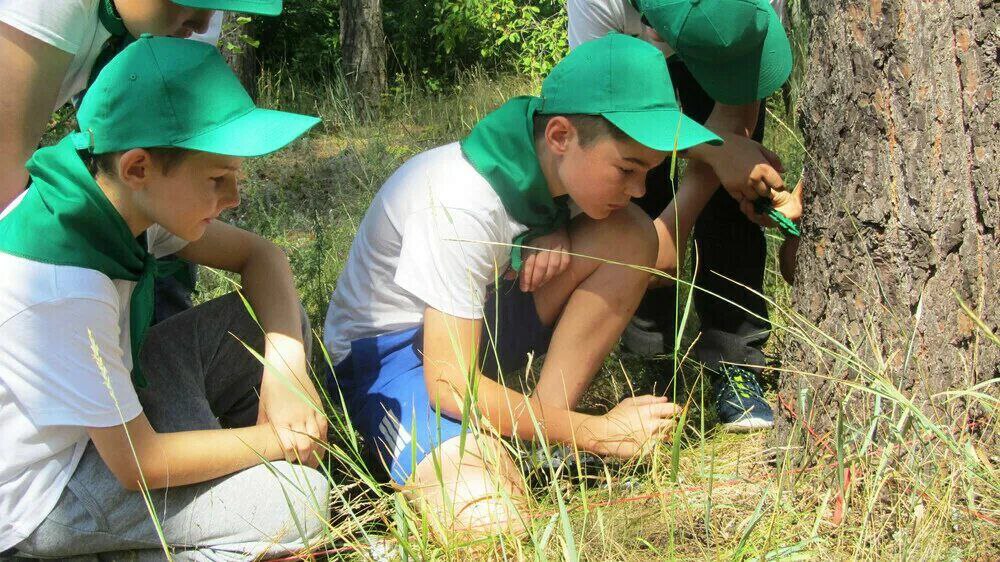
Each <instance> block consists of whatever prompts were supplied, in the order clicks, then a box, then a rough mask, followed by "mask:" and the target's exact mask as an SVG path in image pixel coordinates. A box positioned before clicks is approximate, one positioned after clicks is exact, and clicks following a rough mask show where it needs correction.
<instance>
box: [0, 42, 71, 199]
mask: <svg viewBox="0 0 1000 562" xmlns="http://www.w3.org/2000/svg"><path fill="white" fill-rule="evenodd" d="M71 60H73V57H72V56H71V55H70V54H69V53H66V52H64V51H61V50H59V49H57V48H55V47H53V46H51V45H49V44H47V43H45V42H43V41H39V40H38V39H35V38H34V37H31V36H30V35H27V34H25V33H23V32H21V31H19V30H17V29H14V28H13V27H11V26H9V25H7V24H5V23H0V61H3V67H4V84H3V87H2V88H0V209H3V208H5V207H7V205H9V204H10V202H11V201H13V200H14V198H15V197H17V195H18V194H19V193H21V191H23V190H24V186H25V184H26V183H27V182H28V172H27V170H25V168H24V164H25V163H26V162H27V161H28V159H29V158H30V157H31V154H32V153H33V152H34V151H35V149H36V148H37V147H38V143H39V141H40V140H41V138H42V135H43V134H44V133H45V128H46V126H47V125H48V122H49V118H50V117H51V115H52V107H53V106H54V105H55V103H56V99H57V98H58V96H59V88H60V86H61V84H62V81H63V77H64V76H65V74H66V69H67V68H69V63H70V61H71Z"/></svg>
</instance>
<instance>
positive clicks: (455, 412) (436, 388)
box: [424, 376, 462, 419]
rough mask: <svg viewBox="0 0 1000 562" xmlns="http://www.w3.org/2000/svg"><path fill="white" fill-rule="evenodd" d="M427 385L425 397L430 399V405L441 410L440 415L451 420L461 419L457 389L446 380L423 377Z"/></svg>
mask: <svg viewBox="0 0 1000 562" xmlns="http://www.w3.org/2000/svg"><path fill="white" fill-rule="evenodd" d="M424 382H425V383H426V384H427V395H428V396H429V397H430V399H431V404H432V405H433V406H434V407H435V408H437V409H440V410H441V413H442V414H444V415H446V416H448V417H451V418H456V419H457V418H461V417H462V407H461V405H460V404H459V402H458V400H459V398H458V394H457V392H456V391H457V389H455V388H454V387H452V385H451V384H449V382H448V381H447V380H444V379H433V378H431V377H429V376H425V377H424Z"/></svg>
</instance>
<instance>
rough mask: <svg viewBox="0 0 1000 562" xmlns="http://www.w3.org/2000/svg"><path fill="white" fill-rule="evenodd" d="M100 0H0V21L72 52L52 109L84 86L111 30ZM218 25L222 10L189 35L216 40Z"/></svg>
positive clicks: (219, 25) (193, 37)
mask: <svg viewBox="0 0 1000 562" xmlns="http://www.w3.org/2000/svg"><path fill="white" fill-rule="evenodd" d="M100 1H101V0H0V21H2V22H4V23H6V24H7V25H9V26H11V27H13V28H15V29H18V30H20V31H21V32H23V33H25V34H27V35H30V36H32V37H34V38H35V39H38V40H39V41H44V42H45V43H47V44H49V45H52V46H53V47H55V48H57V49H59V50H61V51H66V52H67V53H69V54H71V55H73V60H72V61H71V62H70V64H69V68H68V69H67V71H66V76H65V77H64V78H63V82H62V85H61V86H60V87H59V97H58V98H56V106H55V109H59V108H60V107H62V106H63V105H65V104H66V102H67V101H69V99H70V98H71V97H73V96H74V95H76V94H78V93H80V92H81V91H83V90H84V89H86V88H87V81H88V80H89V79H90V71H91V69H93V67H94V61H96V60H97V56H98V55H99V54H100V53H101V48H102V47H104V43H105V41H107V40H108V39H109V38H110V37H111V34H110V33H108V31H107V30H106V29H104V26H103V25H101V20H100V18H99V17H98V15H97V6H98V4H99V3H100ZM221 28H222V12H216V13H215V15H214V16H213V17H212V22H211V25H210V26H209V29H208V31H207V32H205V33H204V34H201V35H193V36H191V38H192V39H197V40H201V41H205V42H206V43H211V44H213V45H214V44H216V43H217V42H218V40H219V32H220V30H221Z"/></svg>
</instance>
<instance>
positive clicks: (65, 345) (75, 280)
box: [0, 194, 185, 551]
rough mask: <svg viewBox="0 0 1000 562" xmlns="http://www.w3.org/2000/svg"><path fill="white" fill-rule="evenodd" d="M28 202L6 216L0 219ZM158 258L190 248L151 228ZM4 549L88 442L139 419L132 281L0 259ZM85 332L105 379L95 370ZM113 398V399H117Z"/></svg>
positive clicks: (49, 499)
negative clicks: (90, 431) (97, 430)
mask: <svg viewBox="0 0 1000 562" xmlns="http://www.w3.org/2000/svg"><path fill="white" fill-rule="evenodd" d="M23 199H24V194H22V195H21V196H20V197H18V198H17V199H16V200H14V202H13V203H11V204H10V206H9V207H8V208H7V210H5V211H4V212H3V213H2V214H0V220H3V217H4V216H6V214H7V213H9V212H10V210H11V209H13V208H14V207H16V206H17V205H18V204H20V202H21V201H22V200H23ZM146 236H147V239H148V240H149V246H150V250H151V251H152V252H153V253H154V254H155V255H157V256H165V255H169V254H173V253H175V252H177V251H179V250H180V249H181V248H183V247H184V245H185V242H184V241H183V240H182V239H180V238H177V237H175V236H173V235H172V234H170V233H168V232H167V231H166V230H164V229H163V228H161V227H159V226H156V225H154V226H153V227H152V228H150V229H149V231H148V232H147V234H146ZM0 271H2V272H3V283H2V284H0V342H3V345H0V551H4V550H6V549H8V548H11V547H13V546H14V545H16V544H17V543H19V542H21V541H22V540H24V539H25V538H26V537H27V536H28V535H30V534H31V532H32V531H34V530H35V529H36V528H37V527H38V525H39V524H40V523H41V522H42V521H43V520H44V519H45V517H46V516H47V515H48V514H49V512H50V511H52V508H53V507H54V506H55V504H56V502H57V501H58V500H59V496H60V495H61V494H62V492H63V489H64V488H65V486H66V482H68V481H69V478H70V476H72V474H73V471H74V470H76V466H77V463H78V462H79V460H80V456H81V455H83V451H84V449H85V447H86V445H87V443H88V441H89V440H90V438H89V437H88V436H87V429H86V428H87V427H111V426H115V425H120V424H123V423H125V422H128V421H131V420H132V419H134V418H135V417H136V416H138V415H139V414H140V413H141V412H142V407H141V406H140V405H139V400H138V398H137V397H136V394H135V389H134V388H133V386H132V381H131V375H130V371H131V369H132V352H131V345H130V341H129V337H130V336H129V308H130V307H129V300H130V298H131V295H132V289H133V288H134V287H135V283H134V282H130V281H121V280H115V281H112V280H111V279H109V278H108V277H107V276H105V275H104V274H102V273H98V272H96V271H94V270H91V269H84V268H80V267H68V266H57V265H50V264H45V263H40V262H35V261H31V260H26V259H24V258H19V257H15V256H11V255H8V254H4V253H0ZM88 331H89V332H90V333H91V334H93V338H94V341H95V342H96V343H97V348H98V349H99V350H100V354H101V358H102V359H103V362H104V366H105V369H106V372H107V379H106V380H105V378H104V375H102V373H101V372H100V371H99V370H98V368H97V363H96V362H95V360H94V356H93V353H92V351H91V342H90V336H89V335H88ZM112 392H113V393H114V399H112V396H111V393H112Z"/></svg>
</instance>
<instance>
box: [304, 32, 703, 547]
mask: <svg viewBox="0 0 1000 562" xmlns="http://www.w3.org/2000/svg"><path fill="white" fill-rule="evenodd" d="M650 69H653V72H650ZM717 140H718V139H717V137H715V136H714V135H713V134H711V133H710V132H709V131H707V130H706V129H704V128H702V127H701V126H699V125H697V124H696V123H694V122H693V121H691V120H689V119H687V118H686V117H684V116H683V115H682V114H681V112H680V110H679V109H678V107H677V104H676V102H675V99H674V95H673V90H672V88H671V85H670V77H669V75H668V74H667V68H666V63H665V61H664V58H663V55H662V54H661V53H660V52H659V51H658V50H657V49H656V48H654V47H652V46H650V45H648V44H646V43H644V42H642V41H640V40H638V39H634V38H631V37H628V36H625V35H618V34H612V35H608V36H606V37H604V38H603V39H599V40H596V41H593V42H590V43H587V44H584V45H581V46H580V47H579V48H578V49H576V50H575V51H574V52H573V53H571V54H570V55H569V56H567V57H566V58H565V59H564V60H563V61H562V62H560V63H559V64H558V65H557V66H556V67H555V68H554V69H553V70H552V73H551V75H550V76H549V77H548V78H547V79H546V80H545V81H544V83H543V85H542V92H541V97H538V98H535V97H518V98H514V99H512V100H510V101H508V102H507V103H505V104H504V105H503V106H501V107H500V108H499V109H497V110H496V111H494V112H493V113H491V114H489V115H488V116H486V117H485V118H484V119H483V120H482V121H480V122H479V123H478V124H477V125H476V126H475V128H474V129H473V130H472V132H471V134H470V135H469V136H468V137H467V138H466V139H464V140H463V141H462V142H461V143H453V144H449V145H445V146H441V147H438V148H435V149H432V150H429V151H427V152H424V153H422V154H420V155H418V156H416V157H414V158H412V159H411V160H410V161H408V162H407V163H406V164H404V165H403V166H402V167H401V168H400V169H399V170H398V171H397V172H396V173H395V174H394V175H393V176H392V177H391V178H389V180H388V181H387V182H386V183H385V185H383V187H382V189H381V190H380V191H379V192H378V194H377V195H376V196H375V199H374V201H373V202H372V205H371V207H370V208H369V210H368V212H367V214H366V215H365V217H364V219H363V221H362V222H361V225H360V227H359V231H358V235H357V237H356V238H355V240H354V243H353V245H352V247H351V251H350V255H349V257H348V260H347V264H346V266H345V269H344V272H343V274H342V275H341V277H340V279H339V280H338V282H337V288H336V290H335V292H334V294H333V298H332V302H331V303H330V308H329V311H328V312H327V319H326V326H325V335H324V339H325V343H326V345H327V349H328V350H329V352H330V353H331V355H332V359H333V364H334V369H333V372H332V373H331V374H330V376H329V378H328V382H327V384H328V386H329V388H330V391H331V395H333V396H336V395H337V394H338V393H342V395H343V397H344V400H345V404H346V407H347V413H348V414H349V416H350V418H351V421H352V423H353V424H354V425H355V426H356V428H357V430H358V431H359V433H360V434H361V435H362V436H363V437H364V438H365V444H366V447H365V450H364V454H365V455H367V457H368V459H367V461H368V463H369V466H371V467H372V469H373V470H377V469H378V467H379V466H382V467H385V469H387V470H388V474H389V476H391V478H392V480H394V481H395V482H396V483H397V484H399V485H405V489H406V493H407V494H408V495H409V498H410V499H411V500H412V502H413V503H414V505H415V506H416V507H417V508H418V509H419V510H420V511H422V512H423V513H424V514H425V515H426V516H428V517H429V518H430V521H431V523H432V525H433V526H434V527H435V528H436V530H438V531H448V530H457V531H472V532H480V533H482V532H494V531H508V530H510V531H518V530H520V529H521V528H523V524H524V522H523V520H522V519H521V513H520V511H519V506H520V505H521V503H522V500H523V497H524V494H525V490H523V489H522V484H521V481H522V479H521V478H520V474H518V473H517V469H516V468H515V464H514V462H513V460H512V459H511V457H510V456H509V455H508V454H507V453H506V452H505V451H504V448H503V446H502V444H501V442H500V441H499V440H498V439H497V437H498V436H501V435H502V436H516V437H519V438H523V439H536V438H538V437H544V438H545V440H546V441H548V442H550V443H562V444H568V445H570V446H576V447H578V448H579V449H582V450H587V451H592V452H595V453H598V454H602V455H615V456H620V457H628V456H631V455H633V454H635V453H636V452H637V451H639V450H640V448H642V447H643V446H644V445H645V444H646V443H648V442H650V441H651V440H658V439H662V438H663V437H664V436H665V433H666V430H667V429H669V427H670V426H671V425H672V424H673V420H672V418H673V416H674V414H675V413H676V409H675V407H674V405H673V404H670V403H668V402H667V401H666V399H662V398H655V397H652V396H642V397H638V398H631V399H627V400H625V401H623V402H621V403H620V404H619V405H618V406H616V407H615V408H613V409H612V410H611V411H609V412H608V413H607V414H605V415H602V416H593V415H586V414H582V413H578V412H576V411H574V408H575V406H576V405H577V402H578V400H579V399H580V397H581V395H582V394H583V392H584V391H585V390H586V388H587V387H588V385H589V384H590V381H591V378H592V377H593V376H594V374H595V373H596V372H597V370H598V368H599V367H600V366H601V363H602V361H603V360H604V359H605V357H606V356H607V354H608V353H609V351H610V350H611V347H612V346H613V345H614V344H615V342H616V341H617V340H618V338H619V336H620V334H621V332H622V330H623V328H624V327H625V324H626V323H627V322H628V319H629V317H630V316H631V314H632V313H633V311H634V310H635V307H636V306H637V304H638V302H639V299H640V297H641V296H642V294H643V292H644V291H645V289H646V286H647V284H648V281H649V273H648V269H647V270H643V269H640V268H636V267H631V266H630V265H625V264H631V265H634V266H643V267H646V268H649V267H651V266H653V265H654V262H655V259H656V255H657V238H656V234H655V232H654V230H653V228H652V225H651V224H650V221H649V219H648V218H645V216H644V215H643V214H642V212H641V211H640V210H639V209H638V208H636V207H634V206H632V205H630V203H629V200H630V199H631V198H632V197H638V196H641V195H642V194H643V193H644V191H645V183H644V181H645V175H646V172H647V171H648V170H649V169H651V168H653V167H654V166H656V165H657V164H659V163H660V162H661V161H663V160H664V158H665V157H666V156H667V155H668V154H669V153H670V151H672V150H675V149H679V150H683V149H686V148H688V147H690V146H693V145H695V144H698V143H702V142H715V141H717ZM570 201H571V202H572V203H573V204H574V205H575V206H576V207H578V208H579V209H580V211H582V212H581V213H579V214H578V215H577V216H576V217H575V218H572V219H570V211H569V208H568V204H569V202H570ZM512 245H513V246H512ZM522 245H524V246H535V247H546V248H561V249H565V250H571V251H572V253H573V254H574V256H573V257H572V258H570V256H569V255H568V254H566V253H565V252H561V253H559V252H550V253H542V254H536V253H532V252H531V251H530V250H529V249H528V248H522ZM576 255H583V256H589V258H590V259H585V258H581V257H576ZM543 258H544V259H543ZM543 261H544V262H545V263H542V262H543ZM508 269H510V270H511V271H517V270H520V275H521V280H520V282H515V281H513V280H509V279H507V278H506V277H509V276H507V275H505V274H506V273H508ZM477 349H478V350H482V352H481V353H477V352H476V351H475V350H477ZM531 352H535V353H536V354H543V353H547V355H546V358H545V362H544V366H543V367H542V370H541V373H540V379H539V381H538V384H537V386H536V387H535V389H534V392H533V393H532V394H531V395H530V396H525V395H522V394H519V393H518V392H515V391H514V390H512V389H510V388H507V387H505V386H504V385H503V384H501V383H502V381H501V382H496V381H495V380H494V378H488V377H485V376H483V373H488V374H491V375H494V376H496V375H497V374H499V373H509V372H511V371H514V370H517V369H518V368H520V367H523V366H524V365H525V362H526V360H527V358H528V355H529V353H531ZM463 416H464V417H465V418H464V419H465V421H466V424H465V425H463ZM470 425H472V426H478V427H480V428H481V429H482V431H480V432H479V435H478V437H477V438H476V439H473V438H469V439H465V438H464V437H463V434H464V432H465V430H466V429H467V428H468V427H469V426H470ZM536 428H537V431H540V433H541V435H538V434H537V433H536Z"/></svg>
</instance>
